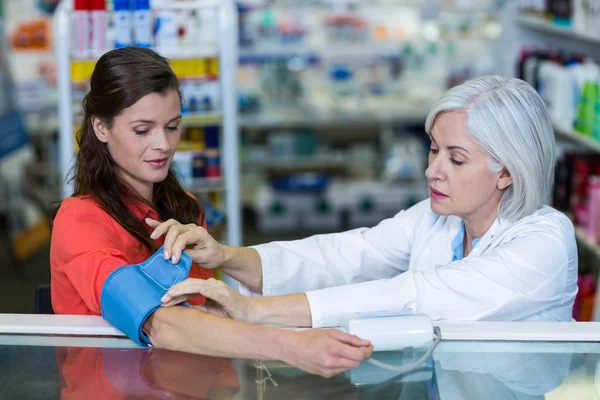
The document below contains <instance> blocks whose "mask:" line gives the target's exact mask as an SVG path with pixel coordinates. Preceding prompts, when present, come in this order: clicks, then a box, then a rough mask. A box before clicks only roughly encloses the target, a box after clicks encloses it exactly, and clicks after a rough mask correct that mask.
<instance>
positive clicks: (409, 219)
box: [240, 200, 577, 327]
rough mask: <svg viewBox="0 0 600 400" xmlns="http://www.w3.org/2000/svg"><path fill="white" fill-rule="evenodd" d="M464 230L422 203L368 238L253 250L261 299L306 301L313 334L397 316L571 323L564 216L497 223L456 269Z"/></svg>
mask: <svg viewBox="0 0 600 400" xmlns="http://www.w3.org/2000/svg"><path fill="white" fill-rule="evenodd" d="M461 228H462V221H461V219H460V218H458V217H455V216H440V215H438V214H435V213H434V212H433V211H431V208H430V205H429V200H424V201H422V202H420V203H419V204H417V205H415V206H413V207H411V208H410V209H408V210H404V211H401V212H399V213H398V214H396V216H394V217H393V218H389V219H386V220H384V221H382V222H381V223H379V224H378V225H377V226H375V227H373V228H370V229H367V228H359V229H354V230H350V231H347V232H342V233H334V234H327V235H316V236H312V237H309V238H306V239H302V240H296V241H289V242H273V243H268V244H264V245H259V246H255V249H256V250H257V251H258V253H259V254H260V258H261V261H262V271H263V290H262V293H261V294H262V295H264V296H276V295H283V294H290V293H300V292H306V295H307V297H308V301H309V303H310V310H311V315H312V323H313V327H323V326H340V325H342V324H343V322H344V320H345V318H347V317H348V316H349V315H351V314H352V313H356V312H374V311H390V310H404V311H410V312H415V313H420V314H427V315H429V316H430V317H431V318H432V319H434V320H440V319H448V320H466V321H470V320H499V321H517V320H528V321H570V320H571V313H572V307H573V301H574V299H575V294H576V293H577V245H576V242H575V235H574V229H573V225H572V223H571V221H570V220H569V219H568V218H567V217H566V216H565V215H564V214H562V213H560V212H558V211H556V210H554V209H552V208H550V207H542V208H540V209H539V210H537V211H536V212H535V213H533V214H532V215H530V216H528V217H525V218H522V219H521V220H519V221H517V222H516V223H509V222H507V221H504V220H501V219H496V221H494V223H493V224H492V226H491V227H490V229H489V230H488V231H487V232H486V233H485V235H484V236H483V237H482V238H481V240H480V241H479V243H477V245H476V246H475V248H474V249H473V250H472V251H471V253H470V254H469V255H468V256H467V257H465V258H463V259H462V260H460V261H454V262H453V261H452V258H453V254H452V249H451V242H452V239H454V237H455V236H456V234H457V233H458V231H459V229H461ZM240 291H241V292H242V293H244V294H247V295H250V294H252V293H251V292H250V291H249V290H248V288H247V287H245V286H244V285H241V287H240Z"/></svg>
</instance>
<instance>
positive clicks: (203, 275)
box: [50, 47, 372, 376]
mask: <svg viewBox="0 0 600 400" xmlns="http://www.w3.org/2000/svg"><path fill="white" fill-rule="evenodd" d="M180 110H181V95H180V92H179V83H178V81H177V77H176V76H175V74H174V73H173V71H172V69H171V67H170V66H169V64H168V62H167V60H166V59H165V58H162V57H160V56H159V55H158V54H156V53H155V52H153V51H152V50H148V49H142V48H135V47H129V48H124V49H118V50H112V51H110V52H108V53H106V54H105V55H103V56H102V57H101V58H100V60H99V61H98V63H97V64H96V67H95V69H94V72H93V74H92V77H91V88H90V92H89V93H88V94H87V95H86V97H85V99H84V101H83V111H84V119H83V124H82V127H81V131H80V132H79V137H78V144H79V151H78V153H77V160H76V164H75V171H74V177H73V179H74V183H75V192H74V194H73V196H71V197H69V198H68V199H66V200H64V201H63V202H62V204H61V206H60V208H59V209H58V211H57V214H56V217H55V218H54V221H53V228H52V242H51V249H50V265H51V276H52V282H51V283H52V288H51V291H52V305H53V307H54V311H55V312H56V313H59V314H96V315H99V314H101V313H102V311H103V310H102V309H101V301H100V299H101V295H102V290H103V286H104V284H105V282H106V280H107V278H108V277H109V276H110V275H111V274H112V273H113V272H115V271H116V270H118V269H119V268H120V267H124V266H130V265H134V264H140V263H143V262H144V261H146V260H147V259H149V258H150V256H151V255H152V254H153V253H154V252H155V251H156V250H157V249H158V248H159V247H160V246H161V245H163V243H164V241H167V242H168V241H169V240H172V238H171V236H172V235H175V234H176V230H175V229H174V230H173V231H172V233H171V234H170V235H164V236H163V235H160V236H159V235H157V234H155V233H153V229H154V228H155V227H156V225H158V221H170V220H172V221H178V222H180V223H183V224H190V225H193V226H196V225H199V226H202V227H203V229H205V228H206V227H205V225H204V218H203V213H202V210H201V208H200V206H199V205H198V203H197V201H196V200H195V199H194V198H193V197H191V196H190V195H188V194H187V193H186V192H185V191H184V189H183V188H182V187H181V185H180V183H179V182H178V180H177V178H176V176H175V174H174V172H173V171H172V169H171V162H172V160H173V155H174V153H175V150H176V147H177V144H178V142H179V138H180V122H181V111H180ZM211 276H212V272H211V271H210V270H205V269H202V268H200V267H199V266H197V265H195V264H194V265H192V268H191V270H190V274H189V277H193V278H200V279H207V278H210V277H211ZM204 302H205V299H204V298H203V297H201V296H197V297H195V298H193V299H191V301H189V303H190V304H192V305H193V306H199V307H172V308H171V307H169V308H160V309H159V310H157V311H156V312H154V313H153V314H152V315H151V316H150V317H149V318H148V319H147V320H146V322H145V324H144V331H145V332H146V333H147V334H148V336H149V338H150V340H151V341H152V344H153V345H158V346H159V347H166V348H171V349H182V350H183V349H185V350H187V351H191V352H195V353H201V354H208V355H216V356H225V357H249V358H260V359H279V360H282V361H285V362H287V363H289V364H292V365H295V366H298V367H300V368H303V369H305V370H307V371H309V372H313V373H319V374H321V375H325V376H331V375H333V374H336V373H339V372H342V371H344V370H346V369H348V368H353V367H356V366H358V365H359V363H360V362H361V361H362V360H363V359H364V358H365V357H368V356H369V355H370V354H371V351H372V347H371V346H370V344H369V343H368V342H365V341H362V340H360V339H358V338H356V337H355V336H352V335H347V334H345V333H342V332H340V331H337V330H319V331H304V332H295V331H283V330H277V329H272V328H266V327H260V326H251V325H247V324H245V323H240V322H236V321H232V320H229V319H226V318H222V317H219V316H215V315H211V314H209V313H206V312H204V311H203V310H205V309H204V308H203V307H202V306H201V304H203V303H204ZM180 332H190V333H191V332H193V335H192V336H190V335H181V334H178V333H180ZM184 342H185V343H184Z"/></svg>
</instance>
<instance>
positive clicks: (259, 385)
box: [0, 316, 600, 400]
mask: <svg viewBox="0 0 600 400" xmlns="http://www.w3.org/2000/svg"><path fill="white" fill-rule="evenodd" d="M23 318H27V319H28V320H29V321H30V323H29V324H28V325H27V326H25V328H21V331H25V332H24V333H18V332H16V331H18V329H13V328H12V327H9V326H8V324H4V325H3V324H2V323H0V399H85V400H92V399H236V400H237V399H284V400H288V399H378V400H379V399H384V400H385V399H394V400H413V399H443V400H453V399H577V400H579V399H598V398H600V340H595V339H593V340H592V339H590V338H592V336H594V334H595V336H596V337H598V336H599V335H600V330H598V329H597V328H598V326H599V325H598V324H593V325H582V324H573V325H572V326H573V327H574V328H573V331H579V333H578V334H571V335H566V336H573V337H572V338H571V339H565V340H554V339H553V340H541V339H540V337H537V338H536V337H534V336H535V335H533V334H532V332H533V330H531V329H530V327H529V328H527V329H525V331H527V332H525V333H523V332H521V333H520V334H516V333H513V335H512V336H514V337H511V334H509V333H508V332H509V331H510V330H512V331H513V332H516V331H519V330H522V329H521V328H522V327H528V326H529V325H526V324H520V323H513V325H498V326H501V327H502V326H503V328H498V327H497V326H496V328H494V329H488V330H489V332H488V333H485V332H484V331H485V330H484V331H481V330H479V333H476V332H477V331H478V329H477V327H478V326H479V325H477V324H474V325H473V324H459V325H456V326H455V327H454V329H452V326H453V325H452V324H449V325H446V326H445V330H446V332H447V338H444V327H442V341H441V342H440V344H439V345H438V347H437V348H436V349H435V351H434V353H433V356H432V357H430V358H429V359H428V360H427V361H426V362H425V363H424V364H422V365H421V366H420V367H418V368H417V369H415V370H412V371H410V372H406V373H399V372H395V371H393V370H387V369H383V368H381V367H378V366H375V365H373V364H372V363H370V362H367V361H366V362H363V363H362V364H361V365H360V366H359V367H358V368H355V369H353V370H350V371H347V372H345V373H342V374H339V375H337V376H335V377H333V378H330V379H326V378H322V377H319V376H315V375H310V374H307V373H305V372H303V371H301V370H299V369H296V368H293V367H290V366H288V365H285V364H283V363H281V362H273V361H257V360H249V359H227V358H216V357H209V356H202V355H195V354H188V353H182V352H174V351H169V350H162V349H143V348H140V347H137V345H135V343H133V342H132V341H130V340H129V339H127V338H124V337H123V336H121V335H119V334H118V333H115V331H114V330H112V328H110V327H107V326H105V325H102V326H99V327H96V328H95V331H94V332H92V331H88V332H85V330H83V331H81V326H82V325H77V324H71V325H70V326H69V327H68V328H67V329H63V330H62V331H61V330H60V329H56V328H55V327H51V328H49V327H48V326H46V327H41V328H40V327H39V326H37V327H34V325H36V324H35V321H38V319H37V317H36V316H29V317H23ZM0 322H1V321H0ZM514 324H517V325H514ZM457 326H460V328H457ZM483 326H488V327H493V325H483ZM510 326H512V327H518V328H519V329H515V328H511V329H509V327H510ZM533 326H534V327H539V328H540V329H539V330H540V335H541V334H542V333H543V332H542V331H546V333H545V335H546V336H548V337H554V336H556V335H557V333H556V332H557V329H554V330H553V331H552V332H549V330H548V329H547V326H545V325H533ZM559 326H560V327H562V328H563V330H564V332H571V329H569V328H568V327H569V326H571V323H563V325H559ZM465 327H466V328H465ZM577 328H579V329H577ZM582 329H583V330H582ZM44 330H46V331H47V333H44ZM69 332H71V333H69ZM73 332H75V333H73ZM117 332H118V331H117ZM482 332H483V333H482ZM503 332H504V333H503ZM582 332H583V333H582ZM532 335H533V336H532ZM486 336H488V337H493V339H490V340H483V339H473V338H474V337H486ZM460 337H462V338H463V339H460ZM502 337H505V340H502ZM515 337H525V338H526V339H525V340H519V339H515ZM588 339H589V340H588ZM424 353H425V350H420V349H419V350H417V349H405V350H403V351H395V352H376V353H374V354H373V357H372V358H374V359H375V360H377V361H379V362H383V363H385V364H387V365H389V366H390V365H391V366H395V367H401V366H406V365H409V364H412V363H414V362H415V361H416V360H418V359H419V358H421V356H422V355H423V354H424Z"/></svg>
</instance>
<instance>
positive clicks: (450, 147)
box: [446, 146, 471, 154]
mask: <svg viewBox="0 0 600 400" xmlns="http://www.w3.org/2000/svg"><path fill="white" fill-rule="evenodd" d="M446 148H447V149H448V150H463V151H465V152H466V153H467V154H471V153H469V150H467V149H465V148H464V147H462V146H448V147H446Z"/></svg>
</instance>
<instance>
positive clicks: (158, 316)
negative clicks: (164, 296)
mask: <svg viewBox="0 0 600 400" xmlns="http://www.w3.org/2000/svg"><path fill="white" fill-rule="evenodd" d="M165 311H167V310H166V309H164V308H159V309H158V310H156V311H155V312H153V313H152V314H151V315H150V316H149V317H148V318H147V319H146V321H145V322H144V325H143V327H142V329H143V331H144V333H145V334H146V336H148V339H150V343H152V346H154V347H161V348H169V347H171V346H170V342H169V337H171V336H172V335H170V334H169V330H170V324H169V323H168V322H167V321H166V320H165V318H164V317H165Z"/></svg>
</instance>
